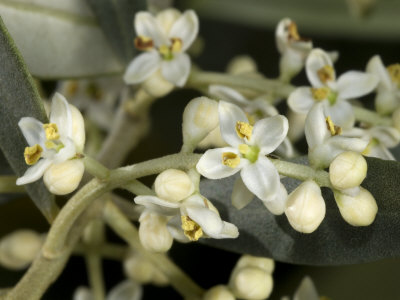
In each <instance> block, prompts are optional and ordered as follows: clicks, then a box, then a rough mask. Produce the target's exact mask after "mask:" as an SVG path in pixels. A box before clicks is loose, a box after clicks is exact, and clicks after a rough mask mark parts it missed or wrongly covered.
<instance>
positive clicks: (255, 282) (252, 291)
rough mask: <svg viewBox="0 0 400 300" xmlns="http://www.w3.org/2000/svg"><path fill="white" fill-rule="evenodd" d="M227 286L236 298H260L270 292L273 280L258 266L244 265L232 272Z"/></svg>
mask: <svg viewBox="0 0 400 300" xmlns="http://www.w3.org/2000/svg"><path fill="white" fill-rule="evenodd" d="M229 287H230V288H231V290H232V292H233V294H234V295H235V297H236V298H244V299H249V300H261V299H265V298H267V297H268V296H269V295H270V294H271V292H272V288H273V280H272V276H271V275H270V274H268V273H267V272H265V271H264V270H262V269H260V268H255V267H244V268H240V269H236V270H235V271H234V272H233V273H232V275H231V278H230V281H229Z"/></svg>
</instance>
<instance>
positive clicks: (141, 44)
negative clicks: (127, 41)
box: [134, 35, 154, 51]
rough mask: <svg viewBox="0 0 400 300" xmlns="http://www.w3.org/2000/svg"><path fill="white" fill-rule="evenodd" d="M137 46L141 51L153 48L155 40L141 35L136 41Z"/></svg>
mask: <svg viewBox="0 0 400 300" xmlns="http://www.w3.org/2000/svg"><path fill="white" fill-rule="evenodd" d="M134 44H135V47H136V49H138V50H141V51H147V50H151V49H152V48H153V47H154V43H153V40H152V39H151V38H149V37H147V36H142V35H139V36H138V37H136V38H135V41H134Z"/></svg>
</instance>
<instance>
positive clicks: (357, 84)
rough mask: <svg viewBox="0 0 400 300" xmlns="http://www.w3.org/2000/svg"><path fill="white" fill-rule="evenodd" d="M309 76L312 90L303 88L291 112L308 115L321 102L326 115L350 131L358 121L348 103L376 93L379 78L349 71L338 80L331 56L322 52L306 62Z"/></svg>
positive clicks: (297, 92) (295, 96) (292, 99)
mask: <svg viewBox="0 0 400 300" xmlns="http://www.w3.org/2000/svg"><path fill="white" fill-rule="evenodd" d="M306 73H307V77H308V80H309V81H310V83H311V85H312V87H311V88H310V87H299V88H297V89H296V90H294V92H293V93H292V94H290V96H289V98H288V104H289V106H290V108H291V109H293V110H294V111H296V112H299V113H307V112H308V111H310V109H311V107H312V106H313V105H314V104H315V103H318V102H321V103H322V104H323V107H324V111H325V113H326V115H328V116H330V117H331V118H332V120H333V122H335V124H337V125H339V126H342V127H345V128H350V127H352V126H353V124H354V121H355V117H354V113H353V108H352V106H351V104H350V103H348V101H347V100H350V99H352V98H358V97H361V96H364V95H366V94H368V93H370V92H371V91H373V90H374V89H375V87H376V86H377V84H378V77H377V76H375V75H373V74H368V73H364V72H358V71H348V72H346V73H344V74H342V75H341V76H340V77H339V78H338V79H336V74H335V69H334V68H333V64H332V61H331V59H330V57H329V55H328V54H327V53H326V52H325V51H323V50H321V49H313V50H312V51H311V53H310V55H309V56H308V58H307V61H306Z"/></svg>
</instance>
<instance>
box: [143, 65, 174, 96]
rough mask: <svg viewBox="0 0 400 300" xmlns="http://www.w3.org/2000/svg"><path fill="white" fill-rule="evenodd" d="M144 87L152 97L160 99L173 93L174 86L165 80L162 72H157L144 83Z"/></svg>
mask: <svg viewBox="0 0 400 300" xmlns="http://www.w3.org/2000/svg"><path fill="white" fill-rule="evenodd" d="M142 87H143V89H144V90H145V91H146V92H147V93H148V94H149V95H150V96H153V97H154V98H160V97H163V96H165V95H167V94H168V93H169V92H171V91H172V90H173V88H174V85H173V84H172V83H170V82H169V81H167V80H165V79H164V77H163V76H162V75H161V71H156V72H155V73H153V74H152V75H151V76H150V77H149V78H148V79H146V80H145V81H144V82H143V83H142Z"/></svg>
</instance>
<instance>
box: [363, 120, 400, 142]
mask: <svg viewBox="0 0 400 300" xmlns="http://www.w3.org/2000/svg"><path fill="white" fill-rule="evenodd" d="M370 133H371V136H372V137H374V138H376V139H377V140H379V142H381V143H382V144H383V145H384V146H386V147H388V148H393V147H396V146H397V145H398V144H399V142H400V132H399V131H398V130H397V129H396V128H393V127H389V126H379V125H378V126H374V127H372V128H371V129H370Z"/></svg>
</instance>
